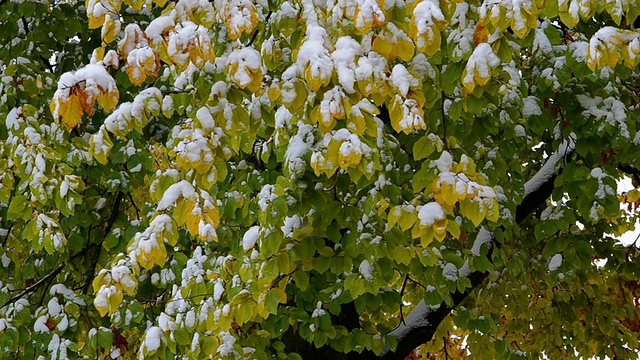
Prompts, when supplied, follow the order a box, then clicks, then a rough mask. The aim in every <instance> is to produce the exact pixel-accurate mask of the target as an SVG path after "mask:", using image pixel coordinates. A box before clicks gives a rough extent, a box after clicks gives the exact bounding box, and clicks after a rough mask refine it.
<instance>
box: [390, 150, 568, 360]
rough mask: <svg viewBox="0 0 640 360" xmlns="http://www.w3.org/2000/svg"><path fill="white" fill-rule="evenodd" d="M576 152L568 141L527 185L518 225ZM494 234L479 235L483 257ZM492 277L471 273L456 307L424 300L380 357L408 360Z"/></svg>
mask: <svg viewBox="0 0 640 360" xmlns="http://www.w3.org/2000/svg"><path fill="white" fill-rule="evenodd" d="M574 150H575V144H574V139H571V138H570V139H569V140H568V141H566V140H565V141H564V142H563V143H562V144H561V145H560V148H559V149H558V151H557V152H555V153H554V154H552V155H551V156H550V157H549V158H548V159H547V162H546V163H545V164H544V165H543V166H542V168H541V169H540V170H539V171H538V172H537V173H536V174H535V175H534V176H533V177H532V178H531V179H530V180H529V181H527V182H526V184H525V185H524V189H525V195H524V198H523V199H522V202H521V203H520V204H519V205H518V206H517V207H516V222H517V223H520V222H522V221H523V220H524V219H525V218H526V217H527V216H528V215H529V214H531V212H533V210H535V209H536V208H537V207H538V206H539V205H540V204H542V203H544V202H545V201H546V200H547V199H548V198H549V196H551V192H552V191H553V188H554V187H553V183H554V181H555V178H556V176H557V170H556V167H557V165H558V163H560V162H561V160H562V159H567V158H569V157H570V156H571V154H573V151H574ZM494 239H495V238H494V235H493V234H492V233H490V232H488V231H486V230H485V229H484V228H481V229H480V231H479V232H478V236H477V237H476V240H475V241H474V245H473V248H472V253H473V254H474V255H480V247H481V245H482V244H484V243H491V242H492V241H493V240H494ZM487 276H488V273H484V272H481V271H474V272H472V273H470V274H469V276H468V278H469V280H470V281H471V286H470V287H468V288H467V289H465V291H464V292H456V293H454V294H452V298H453V305H452V306H447V305H446V304H445V303H442V304H440V306H439V307H429V306H427V305H426V304H425V303H424V301H422V302H420V303H419V304H418V305H417V306H416V307H415V308H414V309H413V311H411V313H409V315H408V316H407V318H406V319H405V322H406V325H405V324H401V325H400V326H399V327H398V328H397V329H396V330H394V331H393V332H392V333H391V335H392V336H394V337H395V338H396V339H397V340H398V346H397V348H396V351H395V352H391V351H385V352H383V353H382V354H381V355H380V356H379V357H378V358H379V359H385V360H391V359H399V360H401V359H404V358H405V357H406V356H407V354H409V353H410V352H411V351H413V350H414V349H415V348H417V347H418V346H420V345H422V344H424V343H426V342H427V341H429V340H431V338H432V337H433V334H434V333H435V332H436V329H437V328H438V325H440V323H441V322H442V321H443V320H444V318H445V317H447V316H448V315H449V314H450V313H451V311H452V310H453V309H455V308H456V307H457V306H458V305H459V304H460V303H461V302H462V301H463V300H464V299H466V298H467V296H469V294H470V293H471V292H472V291H473V290H474V289H475V288H476V287H478V286H479V285H480V284H482V282H483V281H484V279H485V278H486V277H487Z"/></svg>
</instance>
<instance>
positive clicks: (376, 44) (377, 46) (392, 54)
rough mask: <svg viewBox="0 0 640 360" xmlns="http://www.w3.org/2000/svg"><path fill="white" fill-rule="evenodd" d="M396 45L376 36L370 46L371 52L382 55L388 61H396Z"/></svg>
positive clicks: (383, 37)
mask: <svg viewBox="0 0 640 360" xmlns="http://www.w3.org/2000/svg"><path fill="white" fill-rule="evenodd" d="M396 47H397V45H396V44H392V43H391V42H390V41H389V40H388V39H387V38H386V37H385V36H376V37H375V38H374V39H373V43H372V44H371V50H373V51H375V52H377V53H378V54H380V55H382V56H383V57H384V58H385V59H387V60H389V61H394V60H395V59H396V55H397V54H396V53H397V51H396Z"/></svg>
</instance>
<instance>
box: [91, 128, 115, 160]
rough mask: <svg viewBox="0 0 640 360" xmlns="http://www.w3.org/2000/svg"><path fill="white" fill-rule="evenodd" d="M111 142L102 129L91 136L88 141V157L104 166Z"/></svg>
mask: <svg viewBox="0 0 640 360" xmlns="http://www.w3.org/2000/svg"><path fill="white" fill-rule="evenodd" d="M112 147H113V142H111V139H109V134H108V133H107V131H106V130H104V129H103V128H100V130H99V131H98V132H97V133H95V134H93V135H92V136H91V139H90V140H89V155H92V156H93V157H94V158H95V159H96V160H97V161H98V162H99V163H100V164H102V165H106V164H107V162H108V160H107V157H108V156H109V153H110V152H111V148H112Z"/></svg>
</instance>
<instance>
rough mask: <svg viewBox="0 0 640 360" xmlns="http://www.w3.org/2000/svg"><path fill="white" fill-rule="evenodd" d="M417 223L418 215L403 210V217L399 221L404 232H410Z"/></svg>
mask: <svg viewBox="0 0 640 360" xmlns="http://www.w3.org/2000/svg"><path fill="white" fill-rule="evenodd" d="M415 223H416V213H415V212H409V211H407V210H406V209H404V208H403V209H402V216H400V219H398V225H399V226H400V229H401V230H402V231H407V230H409V229H410V228H411V227H412V226H413V224H415Z"/></svg>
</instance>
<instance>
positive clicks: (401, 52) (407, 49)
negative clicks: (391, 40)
mask: <svg viewBox="0 0 640 360" xmlns="http://www.w3.org/2000/svg"><path fill="white" fill-rule="evenodd" d="M414 53H415V45H414V44H413V41H411V40H410V39H402V38H401V39H398V56H399V57H400V59H402V60H403V61H407V62H409V61H411V59H413V55H414Z"/></svg>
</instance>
